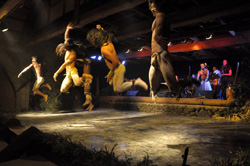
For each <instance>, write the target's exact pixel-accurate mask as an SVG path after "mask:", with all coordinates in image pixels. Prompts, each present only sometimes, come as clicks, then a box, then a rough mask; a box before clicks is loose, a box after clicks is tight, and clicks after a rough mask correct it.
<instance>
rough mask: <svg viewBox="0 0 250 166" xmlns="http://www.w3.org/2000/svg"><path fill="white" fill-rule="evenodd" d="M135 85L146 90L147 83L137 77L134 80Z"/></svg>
mask: <svg viewBox="0 0 250 166" xmlns="http://www.w3.org/2000/svg"><path fill="white" fill-rule="evenodd" d="M135 86H140V87H142V88H144V89H145V90H148V85H147V84H146V82H144V81H143V80H142V79H141V78H137V79H136V80H135Z"/></svg>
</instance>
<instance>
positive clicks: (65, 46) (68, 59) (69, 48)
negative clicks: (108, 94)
mask: <svg viewBox="0 0 250 166" xmlns="http://www.w3.org/2000/svg"><path fill="white" fill-rule="evenodd" d="M73 28H74V27H73V24H72V23H69V24H68V26H67V28H66V31H65V34H64V39H65V42H64V43H61V44H59V45H58V46H57V48H56V53H57V54H58V55H59V56H64V63H63V64H62V65H61V66H60V68H59V69H58V70H57V71H56V72H55V73H54V76H53V78H54V80H55V81H57V80H56V78H57V76H58V74H59V73H61V72H62V71H63V70H64V69H66V77H65V78H64V80H63V82H62V85H61V89H60V91H61V92H62V93H68V91H69V88H70V87H71V86H72V85H73V83H74V85H75V86H81V85H82V84H83V85H84V88H85V91H84V93H85V96H86V101H85V103H84V104H83V106H86V105H89V106H88V108H87V109H86V110H88V111H89V112H90V111H91V110H92V109H93V107H94V105H93V104H92V97H91V94H90V93H89V90H90V84H91V82H92V79H93V77H92V76H91V75H90V74H83V77H81V78H80V77H79V74H78V70H77V68H76V67H75V63H76V60H77V59H76V58H77V55H76V51H75V48H76V47H78V46H77V45H75V44H74V43H73V40H71V39H70V38H69V31H70V30H71V29H73ZM85 68H86V67H85Z"/></svg>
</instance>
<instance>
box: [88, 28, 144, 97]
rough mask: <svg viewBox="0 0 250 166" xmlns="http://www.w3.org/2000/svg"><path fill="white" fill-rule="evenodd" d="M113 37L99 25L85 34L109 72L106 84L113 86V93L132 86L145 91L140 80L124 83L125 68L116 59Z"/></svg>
mask: <svg viewBox="0 0 250 166" xmlns="http://www.w3.org/2000/svg"><path fill="white" fill-rule="evenodd" d="M113 37H114V36H113V34H111V33H109V32H107V31H106V30H104V29H103V28H102V27H101V26H100V25H97V26H96V28H94V29H92V30H91V31H89V33H88V34H87V40H88V41H89V42H90V43H91V44H93V45H94V46H95V47H100V48H101V54H102V56H103V58H104V60H105V63H106V65H107V67H108V68H109V70H110V71H109V73H108V74H107V76H106V77H105V78H106V79H107V82H108V83H109V84H110V85H113V90H114V92H115V93H121V92H124V91H126V90H128V89H130V88H133V87H134V86H140V87H142V88H144V89H145V90H147V89H148V86H147V84H146V83H145V82H144V81H143V80H141V79H140V78H137V79H135V80H132V81H126V82H124V75H125V72H126V68H125V66H124V65H123V64H121V62H120V61H119V59H118V57H117V53H116V50H115V47H114V45H113V43H112V38H113Z"/></svg>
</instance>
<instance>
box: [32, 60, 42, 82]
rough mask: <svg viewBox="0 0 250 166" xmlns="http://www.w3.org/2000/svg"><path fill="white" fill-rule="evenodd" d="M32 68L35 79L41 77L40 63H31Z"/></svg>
mask: <svg viewBox="0 0 250 166" xmlns="http://www.w3.org/2000/svg"><path fill="white" fill-rule="evenodd" d="M33 68H34V70H35V74H36V77H37V78H38V77H41V64H40V63H37V62H36V63H33Z"/></svg>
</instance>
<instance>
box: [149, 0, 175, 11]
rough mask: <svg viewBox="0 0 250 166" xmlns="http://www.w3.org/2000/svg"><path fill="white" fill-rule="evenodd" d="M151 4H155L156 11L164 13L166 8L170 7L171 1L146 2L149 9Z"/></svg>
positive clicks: (155, 0)
mask: <svg viewBox="0 0 250 166" xmlns="http://www.w3.org/2000/svg"><path fill="white" fill-rule="evenodd" d="M152 3H154V4H155V7H156V9H157V11H159V12H162V13H166V12H167V7H168V6H170V4H171V1H170V0H148V5H149V8H150V5H151V4H152Z"/></svg>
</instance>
